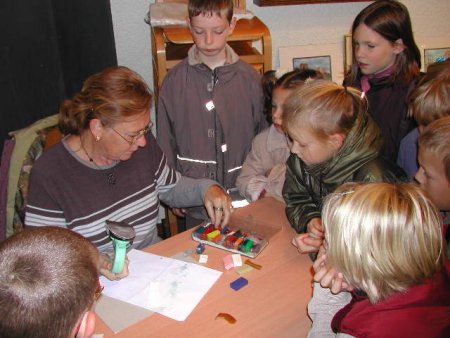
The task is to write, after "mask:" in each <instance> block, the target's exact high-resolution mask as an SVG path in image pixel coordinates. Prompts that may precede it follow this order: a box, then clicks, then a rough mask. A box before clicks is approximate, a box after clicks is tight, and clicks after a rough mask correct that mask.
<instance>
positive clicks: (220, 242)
mask: <svg viewBox="0 0 450 338" xmlns="http://www.w3.org/2000/svg"><path fill="white" fill-rule="evenodd" d="M223 239H224V237H223V235H220V234H219V235H218V236H216V237H214V238H213V239H212V242H214V243H216V244H219V245H221V244H222V241H223Z"/></svg>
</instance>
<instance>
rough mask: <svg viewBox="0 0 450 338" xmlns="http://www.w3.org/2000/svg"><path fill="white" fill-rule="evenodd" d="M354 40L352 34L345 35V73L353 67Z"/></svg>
mask: <svg viewBox="0 0 450 338" xmlns="http://www.w3.org/2000/svg"><path fill="white" fill-rule="evenodd" d="M352 60H353V40H352V35H351V34H345V35H344V71H345V72H348V71H349V70H350V68H351V67H352Z"/></svg>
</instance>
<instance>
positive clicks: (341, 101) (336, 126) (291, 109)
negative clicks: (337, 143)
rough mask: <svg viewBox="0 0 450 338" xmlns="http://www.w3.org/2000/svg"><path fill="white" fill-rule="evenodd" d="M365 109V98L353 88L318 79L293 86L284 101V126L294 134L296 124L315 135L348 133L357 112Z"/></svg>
mask: <svg viewBox="0 0 450 338" xmlns="http://www.w3.org/2000/svg"><path fill="white" fill-rule="evenodd" d="M366 112H367V100H366V99H362V98H361V92H360V91H359V90H357V89H356V88H352V87H344V86H341V85H338V84H337V83H334V82H332V81H328V80H321V79H317V80H314V81H311V82H308V83H305V84H304V85H303V86H301V87H300V88H299V89H296V90H295V91H294V92H293V93H292V94H290V95H289V97H288V98H287V99H286V101H285V103H284V104H283V127H284V128H285V130H286V131H287V132H288V134H289V135H293V134H295V132H296V129H297V128H298V127H299V126H302V127H305V128H308V129H309V130H310V131H311V132H313V133H314V134H315V135H316V136H317V138H318V139H321V140H327V139H328V138H329V136H331V135H332V134H335V133H341V134H344V135H347V134H348V133H349V132H350V130H351V129H352V127H353V125H354V124H355V122H356V119H357V117H358V116H361V115H362V114H365V113H366Z"/></svg>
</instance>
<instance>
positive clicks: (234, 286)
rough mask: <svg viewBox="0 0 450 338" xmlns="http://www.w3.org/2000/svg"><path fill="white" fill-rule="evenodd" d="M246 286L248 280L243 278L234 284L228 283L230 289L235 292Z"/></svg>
mask: <svg viewBox="0 0 450 338" xmlns="http://www.w3.org/2000/svg"><path fill="white" fill-rule="evenodd" d="M247 284H248V280H246V279H245V278H244V277H240V278H238V279H236V280H235V281H234V282H231V283H230V287H231V288H232V289H234V290H235V291H238V290H239V289H240V288H243V287H244V286H246V285H247Z"/></svg>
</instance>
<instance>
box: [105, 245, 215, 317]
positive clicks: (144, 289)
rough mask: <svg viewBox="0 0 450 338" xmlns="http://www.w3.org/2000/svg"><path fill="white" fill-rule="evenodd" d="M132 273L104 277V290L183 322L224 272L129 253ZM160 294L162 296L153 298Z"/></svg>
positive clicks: (117, 297) (158, 257)
mask: <svg viewBox="0 0 450 338" xmlns="http://www.w3.org/2000/svg"><path fill="white" fill-rule="evenodd" d="M128 259H129V262H130V263H129V267H128V268H129V275H128V277H126V278H124V279H121V280H119V281H110V280H107V279H106V278H104V277H101V283H102V285H103V286H104V287H105V288H104V290H103V293H104V294H105V295H107V296H109V297H111V298H115V299H119V300H122V301H124V302H127V303H130V304H134V305H137V306H140V307H143V308H146V309H148V310H152V311H155V312H158V313H160V314H162V315H164V316H167V317H170V318H172V319H175V320H178V321H183V320H185V319H186V318H187V316H189V314H190V313H191V312H192V310H193V309H194V308H195V306H197V304H198V303H199V302H200V300H201V299H202V297H203V296H204V295H205V294H206V292H208V290H209V289H210V288H211V287H212V286H213V284H214V283H215V282H216V281H217V279H219V277H220V275H221V274H222V272H221V271H217V270H213V269H209V268H206V267H204V266H201V265H198V264H193V263H188V262H183V261H179V260H176V259H173V258H167V257H162V256H158V255H153V254H150V253H147V252H143V251H139V250H131V251H130V252H128ZM156 293H158V295H159V297H154V295H155V294H156Z"/></svg>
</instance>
